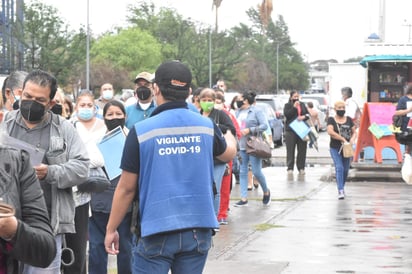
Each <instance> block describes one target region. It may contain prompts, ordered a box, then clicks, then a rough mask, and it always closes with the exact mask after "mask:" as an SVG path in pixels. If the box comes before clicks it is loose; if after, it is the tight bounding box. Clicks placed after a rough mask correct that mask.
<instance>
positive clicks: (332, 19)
mask: <svg viewBox="0 0 412 274" xmlns="http://www.w3.org/2000/svg"><path fill="white" fill-rule="evenodd" d="M41 1H42V2H44V3H47V4H49V5H52V6H54V7H56V8H57V9H58V10H59V14H60V15H61V16H62V17H63V18H64V19H65V20H67V22H68V23H69V24H70V25H71V26H72V27H73V28H75V29H77V28H78V27H79V26H80V24H83V25H86V18H87V12H86V7H87V4H86V3H87V1H85V0H70V1H56V0H41ZM138 2H139V1H137V0H135V1H133V0H116V1H102V0H89V7H90V13H89V22H90V26H91V28H92V30H93V32H94V33H101V32H104V31H106V30H110V29H111V28H113V26H124V25H125V23H126V21H125V19H126V16H127V15H128V8H127V6H128V5H130V4H137V3H138ZM153 2H154V3H155V5H156V6H157V7H159V6H167V7H174V8H175V9H177V11H178V12H179V13H180V14H181V15H183V16H184V17H190V18H192V19H193V20H197V21H200V22H205V23H206V24H214V13H213V12H212V2H213V1H212V0H154V1H153ZM261 2H262V0H222V4H221V7H220V9H219V25H220V29H223V28H230V27H232V26H234V25H237V24H238V23H239V22H244V23H248V18H247V16H246V10H247V9H248V8H250V7H256V6H257V5H258V4H259V3H261ZM278 14H280V15H282V16H283V17H284V20H285V22H286V24H287V26H288V27H289V35H290V37H291V40H292V42H294V43H295V44H296V45H295V47H296V48H297V50H299V51H300V52H301V53H302V55H303V56H304V58H305V59H306V60H307V61H314V60H318V59H332V58H334V59H337V60H338V61H343V60H344V59H347V58H351V57H357V56H364V55H367V54H371V53H370V52H369V51H368V50H367V48H365V47H364V41H365V39H366V38H367V37H368V36H369V35H370V34H371V33H378V21H379V0H346V1H340V0H333V1H331V0H273V12H272V18H273V19H274V20H276V18H277V16H278ZM411 14H412V1H411V0H387V1H386V28H385V30H386V31H385V32H386V42H390V43H408V40H410V35H412V33H411V34H410V31H412V30H411V24H412V16H411ZM405 20H409V21H406V22H405ZM410 42H411V41H410ZM407 53H408V54H412V48H411V49H410V50H409V48H408V52H407ZM393 54H397V53H396V52H394V53H393Z"/></svg>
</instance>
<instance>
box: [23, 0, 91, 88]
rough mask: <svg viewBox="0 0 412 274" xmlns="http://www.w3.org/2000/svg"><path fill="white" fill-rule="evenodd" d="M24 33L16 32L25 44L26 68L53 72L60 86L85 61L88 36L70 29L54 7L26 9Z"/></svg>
mask: <svg viewBox="0 0 412 274" xmlns="http://www.w3.org/2000/svg"><path fill="white" fill-rule="evenodd" d="M24 18H25V20H24V23H23V33H16V35H17V37H19V40H20V41H22V43H23V45H24V48H25V50H24V56H25V58H24V68H25V69H26V70H28V71H30V70H32V69H43V70H46V71H49V72H50V73H52V74H53V75H54V76H55V77H56V78H57V79H58V82H59V84H60V85H65V84H67V81H68V79H69V78H70V77H69V75H70V74H71V71H72V70H73V69H74V68H75V67H76V65H78V64H79V63H80V62H83V60H84V59H85V56H86V54H85V51H86V39H85V37H86V34H85V31H84V30H83V29H80V30H79V32H78V33H74V32H73V31H70V30H69V29H68V25H66V24H65V23H64V22H63V21H62V19H61V17H60V16H59V15H58V12H57V10H56V9H55V8H53V7H52V6H48V5H45V4H43V3H40V2H32V4H31V5H29V6H25V8H24Z"/></svg>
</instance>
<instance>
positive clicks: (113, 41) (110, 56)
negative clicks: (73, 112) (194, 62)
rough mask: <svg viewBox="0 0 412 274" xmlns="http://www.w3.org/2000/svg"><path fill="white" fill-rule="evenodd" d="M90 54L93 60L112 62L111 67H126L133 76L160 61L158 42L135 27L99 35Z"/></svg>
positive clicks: (150, 69) (151, 69)
mask: <svg viewBox="0 0 412 274" xmlns="http://www.w3.org/2000/svg"><path fill="white" fill-rule="evenodd" d="M90 55H91V57H92V60H93V62H96V63H99V62H100V63H101V62H103V61H105V62H108V63H112V65H113V67H120V68H123V69H126V70H128V71H129V72H130V73H131V75H134V76H136V74H137V73H138V72H140V71H142V70H149V71H154V69H155V68H156V67H157V66H158V64H159V63H160V62H161V56H160V44H159V43H158V42H157V41H156V39H155V38H153V37H152V36H151V35H150V33H148V32H146V31H142V30H141V29H139V28H137V27H134V28H128V29H123V30H120V32H119V33H118V34H106V35H104V36H102V37H100V39H98V40H97V41H96V42H95V43H94V45H93V47H92V48H91V50H90Z"/></svg>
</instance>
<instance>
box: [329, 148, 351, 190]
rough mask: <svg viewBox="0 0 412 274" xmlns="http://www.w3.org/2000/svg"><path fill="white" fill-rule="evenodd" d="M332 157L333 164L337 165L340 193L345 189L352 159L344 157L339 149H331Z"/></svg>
mask: <svg viewBox="0 0 412 274" xmlns="http://www.w3.org/2000/svg"><path fill="white" fill-rule="evenodd" d="M330 155H331V156H332V159H333V163H334V164H335V176H336V183H337V185H338V191H340V190H343V189H344V188H345V182H346V178H348V172H349V166H350V161H351V158H345V157H343V155H342V153H339V148H333V147H331V148H330Z"/></svg>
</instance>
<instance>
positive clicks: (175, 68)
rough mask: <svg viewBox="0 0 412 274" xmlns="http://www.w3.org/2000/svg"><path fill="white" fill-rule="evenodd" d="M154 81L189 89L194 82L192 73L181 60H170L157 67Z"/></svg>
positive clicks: (173, 87) (169, 86)
mask: <svg viewBox="0 0 412 274" xmlns="http://www.w3.org/2000/svg"><path fill="white" fill-rule="evenodd" d="M154 82H155V83H156V84H158V85H159V86H162V87H166V88H172V89H174V90H188V89H189V88H190V85H191V83H192V73H191V72H190V70H189V68H188V67H187V66H186V65H185V64H183V63H181V62H180V61H168V62H164V63H163V64H161V65H160V66H159V67H158V68H157V70H156V72H155V79H154Z"/></svg>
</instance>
